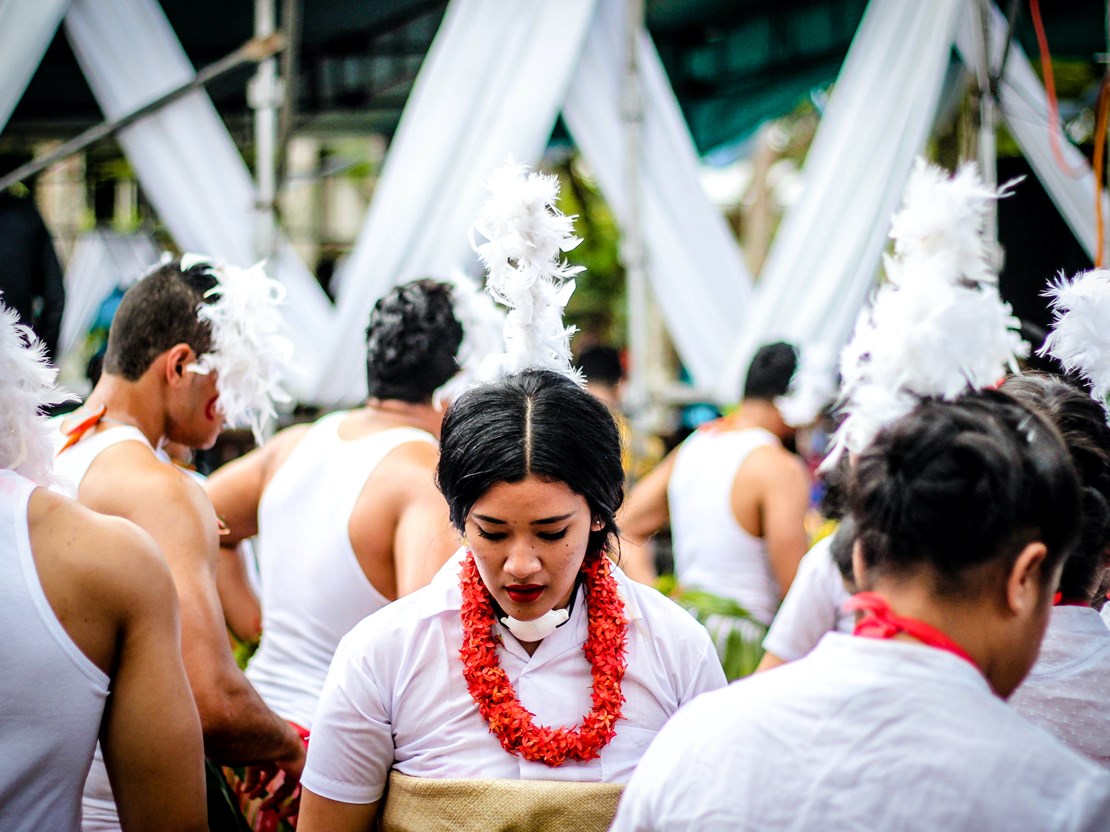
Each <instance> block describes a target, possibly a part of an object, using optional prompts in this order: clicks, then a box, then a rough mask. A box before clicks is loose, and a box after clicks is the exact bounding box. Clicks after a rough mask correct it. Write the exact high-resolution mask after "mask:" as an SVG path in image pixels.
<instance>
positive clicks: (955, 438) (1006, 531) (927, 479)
mask: <svg viewBox="0 0 1110 832" xmlns="http://www.w3.org/2000/svg"><path fill="white" fill-rule="evenodd" d="M1079 494H1080V490H1079V482H1078V479H1077V477H1076V474H1075V470H1074V468H1073V466H1072V464H1071V461H1070V459H1069V457H1068V451H1067V449H1066V447H1065V446H1064V443H1063V440H1062V439H1061V438H1060V435H1059V433H1058V432H1057V431H1056V429H1055V428H1054V427H1053V426H1052V425H1051V424H1050V423H1049V422H1048V421H1047V420H1046V419H1045V418H1044V417H1043V416H1041V415H1040V414H1038V413H1035V412H1034V411H1032V410H1030V409H1027V408H1026V407H1025V406H1023V405H1021V404H1019V403H1018V402H1017V401H1015V400H1014V399H1013V398H1011V397H1010V396H1008V395H1006V394H1004V393H999V392H997V391H994V390H984V391H977V392H971V393H966V394H964V395H963V396H961V397H960V398H958V399H956V400H955V401H951V402H947V401H940V400H937V399H925V400H923V401H922V402H921V403H920V404H918V406H917V407H916V408H915V409H914V410H913V411H912V412H911V413H909V414H908V415H907V416H904V417H903V418H901V419H899V420H898V421H897V422H895V423H894V424H892V425H890V426H888V427H887V428H885V429H883V430H882V431H881V432H880V433H879V435H878V436H877V437H876V438H875V440H874V441H873V442H872V443H871V445H870V446H868V447H867V448H866V449H865V450H864V451H863V453H861V454H860V456H859V459H858V460H857V463H856V467H855V470H854V472H853V474H852V480H851V484H850V494H849V502H850V505H851V511H852V517H853V518H854V519H855V521H856V524H857V529H856V535H857V540H858V542H859V546H860V554H861V555H862V557H863V563H864V566H865V568H866V570H867V573H868V574H869V575H872V576H878V575H888V576H897V575H907V576H908V575H912V574H915V573H916V572H917V571H919V570H920V569H921V568H922V567H928V568H929V569H930V570H931V572H932V574H933V575H934V576H935V579H936V580H935V587H934V589H935V591H936V592H938V593H939V594H964V593H967V592H968V591H975V590H976V589H977V588H976V587H974V586H972V585H969V583H968V577H969V572H970V570H972V569H974V568H975V567H978V566H980V565H983V564H987V563H989V562H998V563H999V564H1005V565H1007V566H1009V565H1012V563H1013V560H1014V559H1015V558H1016V557H1017V556H1018V555H1019V554H1020V553H1021V551H1022V549H1023V548H1024V547H1025V546H1026V545H1027V544H1028V543H1030V542H1033V541H1040V542H1042V543H1044V545H1045V546H1046V548H1047V549H1048V554H1047V556H1046V558H1045V561H1044V564H1045V565H1044V574H1050V573H1051V571H1052V570H1053V569H1054V568H1055V566H1056V564H1058V563H1059V562H1060V560H1061V559H1062V558H1065V557H1067V556H1068V555H1069V554H1070V552H1071V550H1072V548H1073V546H1074V545H1075V543H1076V541H1077V536H1078V529H1079V525H1080V523H1079V521H1080V508H1079V506H1080V502H1079Z"/></svg>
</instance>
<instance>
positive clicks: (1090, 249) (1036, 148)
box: [956, 4, 1110, 280]
mask: <svg viewBox="0 0 1110 832" xmlns="http://www.w3.org/2000/svg"><path fill="white" fill-rule="evenodd" d="M973 12H974V7H973V6H972V4H968V5H967V6H966V8H965V12H964V15H963V22H962V24H961V26H960V28H959V32H958V35H957V37H956V48H957V49H958V50H959V52H960V56H961V58H963V61H964V63H965V64H967V65H968V66H969V67H973V66H975V65H976V60H977V56H978V55H979V54H980V52H981V51H982V43H981V42H980V40H979V39H978V38H976V37H975V30H974V28H973V27H972V25H971V20H970V15H971V14H972V13H973ZM991 12H992V14H991V18H990V43H991V56H992V61H991V66H992V67H997V66H998V63H999V60H1000V58H999V55H1000V53H1001V51H1002V48H1003V43H1004V42H1005V40H1006V19H1005V18H1004V17H1003V16H1002V13H1001V12H1000V11H998V9H997V8H995V7H994V6H993V5H992V6H991ZM999 103H1000V108H1001V110H1002V118H1003V119H1004V120H1005V122H1006V128H1007V129H1008V130H1009V131H1010V134H1011V135H1012V136H1013V137H1014V139H1015V140H1016V141H1017V143H1018V145H1019V146H1020V147H1021V152H1022V155H1024V156H1025V158H1026V159H1028V160H1029V164H1030V166H1031V167H1032V168H1033V170H1034V171H1035V172H1036V174H1037V178H1038V179H1039V180H1040V181H1041V184H1042V185H1044V187H1045V190H1046V191H1048V194H1049V196H1051V197H1052V201H1053V202H1054V203H1055V204H1056V207H1057V208H1059V209H1060V213H1061V214H1062V215H1063V217H1064V220H1065V221H1066V222H1067V224H1068V226H1069V227H1070V228H1071V230H1072V233H1073V234H1075V238H1076V239H1077V240H1078V241H1079V243H1080V245H1082V246H1083V248H1084V250H1086V252H1087V254H1088V255H1089V256H1090V257H1091V259H1092V260H1094V258H1095V249H1096V247H1097V234H1098V232H1097V229H1096V227H1095V174H1094V171H1092V170H1091V167H1090V165H1089V164H1088V163H1087V159H1086V157H1085V156H1084V155H1083V154H1082V153H1081V152H1080V151H1079V150H1078V148H1076V147H1075V145H1073V144H1072V143H1071V142H1070V141H1068V139H1067V137H1066V135H1065V134H1064V133H1063V130H1062V129H1061V135H1060V151H1061V155H1062V156H1063V157H1064V162H1065V165H1066V168H1065V167H1061V165H1060V163H1059V162H1058V161H1057V159H1056V156H1055V154H1054V153H1053V152H1052V146H1051V145H1050V144H1049V138H1048V129H1049V128H1048V97H1047V94H1046V93H1045V89H1044V85H1043V84H1042V83H1041V80H1040V78H1038V77H1037V73H1036V72H1035V71H1034V70H1033V67H1032V65H1030V63H1029V59H1028V58H1027V57H1026V56H1025V52H1024V51H1023V50H1022V48H1021V46H1019V45H1013V46H1011V47H1010V57H1009V59H1008V60H1007V61H1006V72H1005V75H1004V77H1003V78H1002V83H1001V84H1000V88H999ZM1102 215H1103V217H1104V218H1105V219H1106V221H1110V199H1108V198H1107V195H1106V193H1105V192H1104V193H1103V196H1102ZM1104 262H1110V258H1108V259H1107V260H1104ZM1050 277H1052V275H1047V274H1046V275H1045V279H1046V280H1048V279H1049V278H1050Z"/></svg>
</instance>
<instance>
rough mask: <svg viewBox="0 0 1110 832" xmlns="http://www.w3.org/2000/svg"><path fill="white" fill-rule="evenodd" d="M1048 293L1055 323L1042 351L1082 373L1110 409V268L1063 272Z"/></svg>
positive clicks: (1066, 367) (1092, 391)
mask: <svg viewBox="0 0 1110 832" xmlns="http://www.w3.org/2000/svg"><path fill="white" fill-rule="evenodd" d="M1045 296H1046V297H1047V298H1049V301H1050V305H1051V307H1052V311H1053V323H1052V331H1051V332H1049V334H1048V337H1047V338H1046V339H1045V342H1044V346H1042V347H1041V349H1040V354H1041V355H1051V356H1052V357H1053V358H1055V359H1056V360H1057V361H1059V362H1060V364H1061V365H1062V366H1063V368H1064V369H1065V370H1067V371H1068V372H1075V373H1078V374H1079V375H1081V376H1082V377H1083V378H1084V379H1086V380H1087V381H1088V382H1089V383H1090V385H1091V395H1092V396H1093V397H1094V398H1095V399H1097V400H1098V401H1099V402H1101V403H1102V406H1103V408H1106V409H1108V410H1110V271H1107V270H1106V269H1095V270H1092V271H1089V272H1084V273H1082V274H1078V275H1076V276H1075V277H1074V278H1072V279H1071V280H1068V279H1067V278H1065V277H1064V276H1063V275H1060V277H1059V278H1058V279H1057V281H1056V282H1055V283H1053V284H1052V285H1051V286H1050V287H1049V288H1048V290H1047V291H1046V292H1045Z"/></svg>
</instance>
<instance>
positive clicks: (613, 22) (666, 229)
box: [563, 0, 751, 389]
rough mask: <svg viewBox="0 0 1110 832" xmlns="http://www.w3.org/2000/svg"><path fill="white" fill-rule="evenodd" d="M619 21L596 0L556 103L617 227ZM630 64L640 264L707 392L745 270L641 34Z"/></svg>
mask: <svg viewBox="0 0 1110 832" xmlns="http://www.w3.org/2000/svg"><path fill="white" fill-rule="evenodd" d="M627 26H628V15H627V12H626V10H625V4H624V3H623V2H620V0H601V2H600V3H599V5H598V10H597V15H596V17H595V19H594V22H593V26H592V27H591V28H590V34H589V37H588V38H587V39H586V45H585V48H584V49H583V51H582V58H581V60H580V61H579V63H578V69H577V71H576V72H575V75H574V80H573V82H572V83H571V86H570V90H569V92H568V93H567V99H566V103H565V104H564V105H563V118H564V119H565V120H566V124H567V128H568V129H569V130H570V133H571V135H572V136H573V137H574V141H575V144H577V145H578V148H579V149H580V150H581V152H582V155H583V156H584V157H585V159H586V161H587V162H588V163H589V166H590V169H591V170H592V171H593V172H594V174H595V175H596V176H597V179H598V183H599V184H600V186H601V189H602V191H603V192H604V194H605V199H606V201H607V202H608V204H609V206H610V207H611V208H612V209H613V212H614V213H615V214H616V216H617V218H618V219H619V220H620V221H621V224H622V226H624V227H627V223H628V213H629V212H628V208H629V206H628V191H627V189H626V187H625V181H626V179H625V162H624V158H623V157H624V153H625V146H624V143H623V135H622V127H621V121H620V118H621V83H622V80H623V79H622V75H623V70H624V67H623V63H624V61H623V59H624V55H625V52H626V46H625V44H626V43H627V31H628V30H627ZM638 63H639V66H640V73H641V83H642V88H643V96H642V98H643V106H644V114H643V132H642V149H643V150H642V158H641V159H640V160H639V162H640V165H639V169H640V181H639V189H640V201H641V205H640V207H639V210H640V216H641V218H642V220H641V222H642V228H641V233H642V235H643V241H644V248H645V270H646V272H647V275H648V279H649V280H650V281H651V284H652V287H653V288H654V290H655V295H656V297H657V298H659V299H660V300H661V303H660V304H659V307H660V310H661V311H662V314H663V318H664V320H665V321H666V323H667V326H668V329H669V331H670V333H671V337H672V338H673V339H674V342H675V346H676V348H677V350H678V354H679V356H680V357H681V358H682V361H683V363H684V364H685V365H686V367H687V368H688V369H689V370H690V372H691V374H692V376H693V379H694V383H695V384H696V385H697V386H698V387H699V388H702V389H711V388H712V387H713V385H714V383H715V382H716V380H717V379H718V378H720V376H721V372H722V371H723V369H724V364H725V359H726V358H727V355H726V353H725V350H724V346H725V345H726V344H728V343H730V342H731V340H732V337H733V336H734V334H735V333H736V331H737V329H738V328H739V327H740V325H741V323H742V321H743V320H744V315H745V313H746V312H747V308H748V305H749V302H750V297H751V275H750V274H749V273H748V270H747V267H746V266H745V265H744V262H743V260H742V259H741V255H740V247H739V245H738V244H737V242H736V238H735V237H734V236H733V234H732V231H731V230H730V229H729V228H728V226H727V225H726V223H725V220H724V218H723V217H722V216H721V213H720V212H719V211H718V210H717V209H716V207H715V206H713V205H711V204H710V202H709V200H708V199H707V198H706V196H705V193H704V191H703V190H702V188H701V183H700V181H699V179H698V169H697V166H698V157H697V151H696V150H695V148H694V142H693V140H692V139H691V138H690V133H689V130H688V129H687V127H686V122H685V120H684V119H683V117H682V112H681V111H680V110H679V108H678V101H677V100H676V99H675V96H674V92H673V91H672V89H671V85H670V82H669V81H668V80H667V76H666V73H665V72H664V70H663V65H662V63H661V62H660V60H659V55H658V53H657V52H656V51H655V46H654V45H653V44H652V42H651V39H650V38H649V37H648V36H647V34H646V33H645V34H644V36H643V38H642V39H641V40H640V44H639V55H638ZM584 279H585V280H589V279H590V276H589V275H588V274H587V275H585V277H584Z"/></svg>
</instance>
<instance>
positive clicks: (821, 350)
mask: <svg viewBox="0 0 1110 832" xmlns="http://www.w3.org/2000/svg"><path fill="white" fill-rule="evenodd" d="M835 398H836V356H835V355H834V354H833V352H832V350H830V349H828V348H827V347H824V346H822V345H820V344H810V345H806V346H800V347H798V367H797V369H795V370H794V375H792V376H791V377H790V385H789V387H787V390H786V395H784V396H779V397H778V398H776V399H775V407H777V408H778V411H779V413H780V414H782V420H783V421H784V422H786V424H788V425H789V426H790V427H792V428H801V427H805V426H806V425H811V424H813V423H814V422H815V421H817V417H818V416H820V415H821V411H822V410H824V409H825V408H826V407H827V406H828V405H829V404H830V403H831V402H832V401H833V400H834V399H835Z"/></svg>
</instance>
